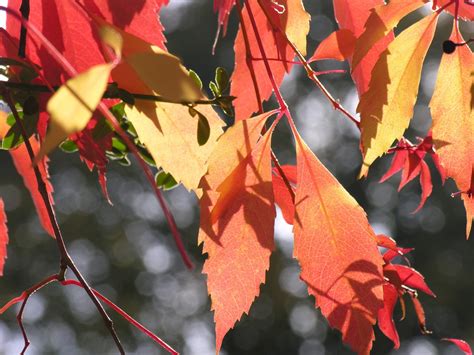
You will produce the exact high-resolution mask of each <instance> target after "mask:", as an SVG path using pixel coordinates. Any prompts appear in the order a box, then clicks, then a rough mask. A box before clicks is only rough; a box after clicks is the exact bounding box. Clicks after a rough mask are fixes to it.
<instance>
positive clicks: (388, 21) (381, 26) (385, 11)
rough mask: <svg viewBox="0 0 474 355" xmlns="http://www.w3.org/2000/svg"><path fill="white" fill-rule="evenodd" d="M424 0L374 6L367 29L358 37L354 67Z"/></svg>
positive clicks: (404, 0)
mask: <svg viewBox="0 0 474 355" xmlns="http://www.w3.org/2000/svg"><path fill="white" fill-rule="evenodd" d="M424 4H425V1H424V0H416V1H414V0H396V1H390V2H389V3H388V4H383V5H379V6H377V7H376V8H374V9H373V10H372V12H371V14H370V16H369V18H368V19H367V22H366V24H365V30H364V32H362V34H361V35H360V36H359V38H358V39H357V42H356V44H355V49H354V57H353V58H352V67H353V68H357V65H358V64H359V63H360V61H361V60H362V58H364V56H365V55H366V54H367V53H368V52H369V51H370V49H371V48H372V47H373V46H374V45H375V44H376V43H377V42H378V41H379V40H381V39H382V38H383V37H385V36H386V35H387V34H389V32H390V31H391V30H392V29H393V28H394V27H395V26H396V25H397V24H398V23H399V22H400V20H401V19H402V18H403V17H405V16H406V15H407V14H409V13H410V12H412V11H415V10H416V9H418V8H420V7H422V6H423V5H424Z"/></svg>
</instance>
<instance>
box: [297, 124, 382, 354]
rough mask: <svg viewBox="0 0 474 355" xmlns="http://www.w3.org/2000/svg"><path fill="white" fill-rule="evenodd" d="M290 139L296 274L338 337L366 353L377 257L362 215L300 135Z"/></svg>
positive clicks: (378, 275) (376, 291) (378, 298)
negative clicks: (294, 184)
mask: <svg viewBox="0 0 474 355" xmlns="http://www.w3.org/2000/svg"><path fill="white" fill-rule="evenodd" d="M293 133H294V135H295V140H296V152H297V163H298V164H297V166H298V186H297V189H296V199H295V206H296V214H295V223H294V234H295V244H294V255H295V257H296V259H297V260H298V261H299V263H300V265H301V279H302V280H303V281H304V282H306V284H307V285H308V291H309V293H310V294H311V295H313V296H315V298H316V304H317V305H318V306H319V307H321V311H322V313H323V315H324V316H325V317H326V318H327V319H328V321H329V324H330V325H331V327H335V328H337V329H339V330H340V331H341V332H342V336H343V340H344V342H346V343H348V344H349V345H350V347H351V348H352V349H353V350H354V351H357V352H359V353H363V354H365V353H368V352H369V351H370V349H371V347H372V341H373V339H374V332H373V328H372V327H373V325H374V323H375V321H376V318H377V314H378V311H379V309H380V308H381V307H382V306H383V303H382V302H383V289H382V284H383V278H382V264H383V261H382V258H381V255H380V253H379V251H378V249H377V242H376V237H375V234H374V232H373V231H372V229H371V228H370V225H369V223H368V220H367V216H366V214H365V212H364V211H363V210H362V208H361V207H360V206H359V205H358V204H357V202H356V201H355V200H354V198H353V197H352V196H351V195H349V193H348V192H347V191H346V190H345V189H344V188H343V187H342V186H341V185H340V184H339V182H338V181H337V180H336V178H334V176H332V175H331V173H329V172H328V170H327V169H326V168H325V167H324V166H323V165H322V164H321V162H320V161H319V160H318V159H317V157H316V156H315V155H314V154H313V153H312V152H311V150H310V149H309V148H308V146H307V145H306V144H305V143H304V141H303V140H302V138H301V137H300V136H299V134H298V133H297V132H296V129H294V131H293Z"/></svg>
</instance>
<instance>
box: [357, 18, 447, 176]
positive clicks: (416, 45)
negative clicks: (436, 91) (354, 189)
mask: <svg viewBox="0 0 474 355" xmlns="http://www.w3.org/2000/svg"><path fill="white" fill-rule="evenodd" d="M437 20H438V16H437V14H432V15H430V16H427V17H425V18H424V19H422V20H420V21H419V22H417V23H415V24H414V25H412V26H410V27H409V28H407V29H406V30H405V31H403V32H402V33H401V34H400V35H399V36H397V37H396V38H395V40H394V41H393V42H392V43H390V45H389V46H388V48H387V49H386V51H385V52H384V53H383V54H382V55H381V56H380V58H379V60H378V62H377V64H376V65H375V67H374V70H373V72H372V79H371V81H370V87H369V90H368V91H367V92H366V93H365V94H364V95H362V97H361V99H360V103H359V106H358V107H357V111H358V112H359V113H360V115H361V124H360V128H361V146H362V147H361V148H362V154H363V159H364V161H363V165H362V169H361V173H360V175H361V176H366V175H367V173H368V169H369V166H370V165H371V164H372V163H373V162H374V160H375V159H377V158H378V157H379V156H381V155H382V154H384V153H385V152H386V151H387V150H388V149H389V148H390V147H391V145H392V143H393V142H394V141H395V140H396V139H400V138H401V137H402V135H403V132H404V131H405V129H406V128H407V127H408V124H409V122H410V119H411V117H412V116H413V107H414V105H415V101H416V96H417V93H418V87H419V84H420V77H421V67H422V65H423V61H424V59H425V56H426V52H427V51H428V48H429V46H430V44H431V41H432V39H433V36H434V32H435V29H436V23H437Z"/></svg>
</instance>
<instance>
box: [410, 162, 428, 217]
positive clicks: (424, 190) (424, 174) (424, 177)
mask: <svg viewBox="0 0 474 355" xmlns="http://www.w3.org/2000/svg"><path fill="white" fill-rule="evenodd" d="M420 184H421V200H420V204H419V205H418V207H417V208H416V210H415V211H413V213H415V212H418V211H419V210H420V209H421V208H422V207H423V205H424V204H425V202H426V199H427V198H428V196H429V195H431V192H432V191H433V183H432V182H431V174H430V168H429V167H428V164H426V163H425V161H424V160H422V161H421V173H420Z"/></svg>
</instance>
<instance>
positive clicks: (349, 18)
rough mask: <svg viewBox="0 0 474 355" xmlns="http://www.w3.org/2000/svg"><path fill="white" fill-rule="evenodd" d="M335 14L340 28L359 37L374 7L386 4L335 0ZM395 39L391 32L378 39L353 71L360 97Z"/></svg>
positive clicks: (373, 0) (369, 1) (363, 0)
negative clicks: (376, 64)
mask: <svg viewBox="0 0 474 355" xmlns="http://www.w3.org/2000/svg"><path fill="white" fill-rule="evenodd" d="M333 4H334V14H335V17H336V20H337V23H338V24H339V29H346V30H349V31H351V32H352V33H353V34H354V36H355V37H356V38H357V37H359V35H360V34H361V33H362V32H363V31H364V25H365V23H366V21H367V18H368V17H369V15H370V13H371V11H372V9H373V8H374V7H376V6H377V5H382V4H384V1H383V0H333ZM392 39H393V34H392V33H390V34H388V35H387V36H386V37H384V38H383V39H382V40H380V41H378V42H377V43H376V44H375V45H374V46H373V47H372V48H371V50H370V52H369V53H368V54H367V55H366V56H365V57H364V60H363V61H362V63H361V64H360V66H359V67H358V68H355V69H354V70H353V71H352V78H353V79H354V82H355V84H356V88H357V92H358V93H359V97H360V96H361V95H362V94H363V93H364V92H366V91H367V89H368V88H369V83H370V80H371V76H372V69H373V68H374V65H375V63H376V62H377V60H378V59H379V57H380V54H381V53H382V52H383V51H384V50H385V49H386V48H387V45H388V44H389V43H390V41H391V40H392Z"/></svg>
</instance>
